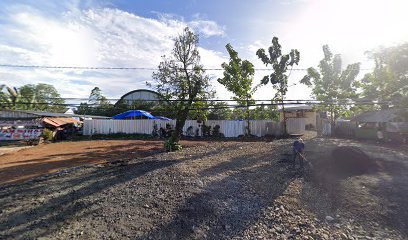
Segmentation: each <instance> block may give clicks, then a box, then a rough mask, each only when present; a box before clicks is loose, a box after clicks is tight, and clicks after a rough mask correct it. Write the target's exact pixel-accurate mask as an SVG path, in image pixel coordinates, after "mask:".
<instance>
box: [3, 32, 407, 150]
mask: <svg viewBox="0 0 408 240" xmlns="http://www.w3.org/2000/svg"><path fill="white" fill-rule="evenodd" d="M198 44H199V38H198V35H196V34H195V33H193V32H192V31H191V30H190V29H189V28H186V29H184V31H183V32H182V33H181V34H180V35H179V36H177V37H176V38H175V39H174V47H173V50H172V52H171V54H170V56H163V57H162V61H161V62H160V64H159V66H158V70H157V71H155V72H154V73H153V75H152V79H153V81H150V82H148V83H147V85H148V86H149V87H150V88H152V89H154V90H155V91H156V92H158V93H159V95H160V98H161V100H162V102H161V104H157V103H154V102H143V101H140V102H138V101H135V102H132V103H131V104H130V105H129V104H128V103H127V102H125V101H119V102H117V103H115V104H112V103H111V102H110V101H109V100H108V99H107V98H106V97H105V96H103V94H102V91H101V89H100V88H98V87H95V88H94V89H93V90H92V92H91V94H90V96H89V99H88V101H87V102H83V103H81V104H80V106H79V107H78V108H77V109H76V112H77V113H78V114H88V115H104V116H113V115H116V114H118V113H121V112H123V111H126V110H129V109H144V110H147V111H150V112H152V114H154V115H162V116H166V117H170V118H175V119H177V123H176V127H175V128H176V129H175V131H174V133H173V135H172V137H171V138H170V142H171V143H172V144H177V142H178V140H179V139H180V134H181V129H182V127H183V126H184V122H185V120H186V119H202V120H206V119H246V120H247V124H248V125H247V134H250V132H249V129H250V128H249V119H277V118H278V116H277V113H276V110H277V109H276V107H275V106H272V105H267V106H257V107H255V108H253V107H250V106H251V105H253V104H254V99H253V96H254V94H255V92H256V91H257V90H258V89H259V88H260V87H261V86H263V85H267V84H271V85H272V86H273V88H274V90H275V92H274V93H271V102H272V103H281V106H282V108H284V107H285V105H284V104H283V103H284V100H285V95H286V93H287V91H288V78H289V75H290V72H291V69H292V68H293V67H294V66H295V65H298V64H299V61H300V53H299V51H298V50H297V49H291V50H290V51H289V52H288V53H283V52H282V46H281V44H280V43H279V39H278V38H277V37H273V38H272V41H271V45H270V46H269V47H268V48H266V49H263V48H261V49H259V50H257V51H256V53H255V54H256V56H257V57H258V58H259V59H260V60H261V61H262V62H263V63H264V64H265V66H266V67H268V68H270V70H271V74H268V75H266V76H264V77H263V78H262V79H260V80H255V79H254V75H255V68H254V65H253V64H252V63H251V62H250V61H248V60H243V59H241V58H240V57H239V54H238V52H237V51H236V50H234V48H233V46H232V45H231V44H227V45H226V50H227V52H228V54H229V62H225V63H223V64H222V65H221V67H222V69H223V76H222V77H221V78H219V79H217V81H218V82H219V83H220V84H222V85H223V86H225V88H226V89H227V90H228V91H230V92H231V93H232V94H233V97H232V100H235V101H236V102H237V103H238V104H239V105H241V106H244V108H236V109H229V108H228V104H227V103H225V102H215V103H214V102H209V101H205V100H208V99H211V98H213V97H214V95H215V91H214V89H212V87H211V84H210V77H209V75H208V74H207V73H206V72H205V69H204V67H203V65H202V64H201V59H200V54H199V51H198ZM322 49H323V58H322V60H321V61H320V63H319V65H318V67H317V68H313V67H311V68H308V69H307V74H306V75H305V76H304V77H303V78H302V79H299V81H300V83H302V84H304V85H305V87H309V88H310V89H311V90H312V96H311V97H312V98H314V99H316V100H319V101H321V102H322V104H319V105H317V106H316V108H317V109H318V110H320V111H325V112H327V113H328V116H329V118H330V119H331V120H332V121H334V120H335V119H337V118H339V117H349V116H351V115H353V114H356V113H359V112H362V111H367V110H376V109H386V108H391V107H406V104H404V103H405V102H406V101H407V100H408V67H407V66H408V43H404V44H401V45H398V46H393V47H387V48H378V49H375V50H372V51H370V52H367V54H368V56H369V57H370V58H371V59H372V60H373V61H374V63H375V67H374V69H373V71H372V72H370V73H368V74H365V75H364V77H363V78H362V79H357V78H358V76H359V73H360V63H353V64H349V65H347V66H346V67H345V68H343V63H342V58H341V55H340V54H333V53H332V52H331V50H330V48H329V46H328V45H324V46H323V48H322ZM172 100H179V101H172ZM358 101H365V102H367V101H369V102H371V103H373V104H369V105H357V104H352V103H355V102H358ZM0 103H1V108H6V109H32V110H43V111H61V110H63V109H64V108H65V107H64V106H61V105H58V104H61V103H64V99H62V98H61V97H60V95H59V93H58V92H57V90H56V89H55V88H54V87H53V86H52V85H48V84H37V85H33V84H28V85H24V86H22V87H20V88H15V87H14V88H12V87H9V86H6V85H1V86H0ZM374 103H375V104H374ZM245 106H246V107H245ZM283 112H284V111H283ZM284 119H285V117H284ZM284 122H285V121H284ZM285 129H286V128H285ZM170 145H171V144H170Z"/></svg>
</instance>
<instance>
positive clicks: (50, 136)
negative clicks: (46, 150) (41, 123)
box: [41, 128, 54, 141]
mask: <svg viewBox="0 0 408 240" xmlns="http://www.w3.org/2000/svg"><path fill="white" fill-rule="evenodd" d="M41 136H42V137H43V138H44V140H46V141H52V140H53V138H54V132H53V131H51V130H50V129H48V128H44V131H43V132H42V135H41Z"/></svg>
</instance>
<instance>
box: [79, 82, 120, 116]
mask: <svg viewBox="0 0 408 240" xmlns="http://www.w3.org/2000/svg"><path fill="white" fill-rule="evenodd" d="M122 107H123V104H122V103H120V104H118V105H117V106H116V107H115V106H114V105H113V104H111V103H110V101H109V100H108V99H107V98H106V97H105V96H104V95H103V94H102V90H101V89H100V88H99V87H94V88H93V89H92V90H91V93H90V94H89V98H88V102H82V103H81V104H80V105H79V107H78V109H77V110H76V113H77V114H87V115H98V116H114V115H116V114H118V113H120V112H123V111H122V110H123V109H122Z"/></svg>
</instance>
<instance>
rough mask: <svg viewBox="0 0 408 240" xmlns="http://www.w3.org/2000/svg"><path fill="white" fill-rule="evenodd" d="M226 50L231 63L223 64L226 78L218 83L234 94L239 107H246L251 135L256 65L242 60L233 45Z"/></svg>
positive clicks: (220, 79) (227, 46) (248, 132)
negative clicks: (251, 112)
mask: <svg viewBox="0 0 408 240" xmlns="http://www.w3.org/2000/svg"><path fill="white" fill-rule="evenodd" d="M225 48H226V49H227V51H228V54H229V56H230V61H229V63H228V64H227V63H223V64H222V65H221V66H222V68H223V69H224V73H223V74H224V77H223V78H219V79H218V82H219V83H220V84H222V85H224V87H226V88H227V90H228V91H230V92H232V93H233V94H234V97H233V99H234V100H236V101H237V103H238V104H239V105H246V106H247V108H246V113H247V116H246V119H247V132H246V134H248V135H250V134H251V133H250V128H249V118H250V110H249V105H250V104H254V103H255V102H254V100H253V94H254V93H255V91H256V89H257V87H254V88H253V87H252V81H253V78H254V74H255V69H254V65H253V64H252V63H251V62H250V61H248V60H241V58H239V56H238V52H237V51H235V50H234V48H233V47H232V46H231V44H227V45H226V46H225Z"/></svg>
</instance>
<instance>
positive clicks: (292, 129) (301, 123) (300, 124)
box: [286, 118, 306, 134]
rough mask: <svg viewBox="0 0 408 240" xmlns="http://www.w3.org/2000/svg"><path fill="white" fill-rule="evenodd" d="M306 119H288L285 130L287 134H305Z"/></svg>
mask: <svg viewBox="0 0 408 240" xmlns="http://www.w3.org/2000/svg"><path fill="white" fill-rule="evenodd" d="M305 126H306V119H305V118H289V119H288V120H287V121H286V130H287V132H288V133H289V134H302V133H305V131H306V130H305Z"/></svg>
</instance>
